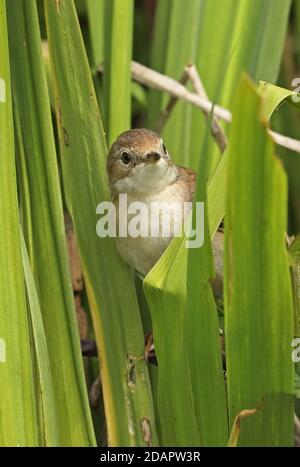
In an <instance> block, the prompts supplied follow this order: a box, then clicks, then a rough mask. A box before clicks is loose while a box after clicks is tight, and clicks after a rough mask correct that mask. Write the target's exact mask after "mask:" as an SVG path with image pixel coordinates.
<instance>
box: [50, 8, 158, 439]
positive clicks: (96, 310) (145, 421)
mask: <svg viewBox="0 0 300 467" xmlns="http://www.w3.org/2000/svg"><path fill="white" fill-rule="evenodd" d="M45 9H46V20H47V31H48V39H49V46H50V58H51V66H52V74H53V81H54V88H55V97H56V106H57V109H56V110H57V116H58V119H57V123H58V130H59V142H60V151H61V154H60V156H61V163H62V172H63V183H64V189H65V194H66V202H67V206H68V209H69V212H70V214H71V216H72V219H73V222H74V227H75V233H76V238H77V242H78V247H79V251H80V257H81V262H82V266H83V272H84V279H85V285H86V289H87V293H88V299H89V305H90V309H91V313H92V318H93V324H94V331H95V336H96V340H97V345H98V350H99V352H100V360H101V382H102V388H103V395H104V404H105V412H106V420H107V426H108V439H109V444H110V445H112V446H128V445H131V446H145V445H156V444H157V435H156V426H155V419H154V410H153V405H152V395H151V390H150V383H149V377H148V370H147V366H146V362H145V360H144V358H143V355H144V336H143V330H142V324H141V319H140V315H139V309H138V304H137V298H136V294H135V288H134V282H133V278H132V274H131V271H130V270H129V268H128V267H127V266H126V265H125V264H124V263H123V262H122V261H121V259H120V257H119V255H118V254H117V252H116V248H115V244H114V241H113V239H111V238H108V237H106V238H99V237H98V236H97V234H96V224H97V220H98V218H97V216H96V208H97V205H98V204H99V202H100V201H104V200H109V199H110V194H109V188H108V181H107V175H106V170H105V163H106V153H107V146H106V141H105V135H104V132H103V127H102V123H101V118H100V114H99V109H98V106H97V101H96V97H95V93H94V89H93V83H92V79H91V75H90V70H89V66H88V61H87V57H86V54H85V50H84V45H83V41H82V37H81V33H80V28H79V24H78V19H77V16H76V12H75V9H74V5H73V3H72V2H59V4H55V2H53V1H49V0H46V1H45Z"/></svg>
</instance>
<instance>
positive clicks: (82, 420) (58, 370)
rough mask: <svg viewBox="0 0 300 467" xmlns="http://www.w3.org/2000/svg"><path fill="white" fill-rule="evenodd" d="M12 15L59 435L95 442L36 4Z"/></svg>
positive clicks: (17, 99) (17, 107)
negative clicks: (72, 284)
mask: <svg viewBox="0 0 300 467" xmlns="http://www.w3.org/2000/svg"><path fill="white" fill-rule="evenodd" d="M8 18H9V39H10V54H11V67H12V72H13V80H12V81H13V98H14V114H15V121H16V128H17V136H18V149H19V151H18V152H19V153H21V158H22V159H23V163H22V167H19V168H20V173H19V178H20V179H23V180H24V182H23V186H25V184H26V183H28V190H26V191H25V190H24V191H22V190H21V197H22V203H23V206H25V209H24V210H23V212H22V218H23V220H24V222H25V225H29V224H30V226H31V232H27V234H26V238H25V240H26V244H27V245H28V250H29V252H30V261H31V265H32V269H33V273H34V280H35V284H36V287H37V292H38V296H39V301H40V305H41V311H42V319H43V323H44V328H45V334H46V339H47V346H48V349H49V358H50V363H51V371H52V376H53V383H54V396H55V409H56V417H57V420H58V425H57V439H58V442H59V445H63V446H64V445H66V446H82V445H83V446H90V445H93V444H95V437H94V430H93V426H92V421H91V415H90V409H89V404H88V397H87V391H86V385H85V379H84V372H83V365H82V359H81V349H80V341H79V333H78V328H77V322H76V317H75V307H74V298H73V293H72V288H71V280H70V274H69V268H68V262H67V252H66V242H65V230H64V221H63V210H62V200H61V192H60V186H59V176H58V168H57V161H56V151H55V142H54V135H53V128H52V121H51V112H50V103H49V96H48V90H47V80H46V74H45V70H44V66H43V60H42V52H41V39H40V33H39V26H38V16H37V10H36V2H35V1H34V0H21V1H20V0H11V1H10V2H9V5H8ZM37 90H38V92H37ZM70 388H72V390H71V391H70ZM47 422H48V421H47V420H45V423H47Z"/></svg>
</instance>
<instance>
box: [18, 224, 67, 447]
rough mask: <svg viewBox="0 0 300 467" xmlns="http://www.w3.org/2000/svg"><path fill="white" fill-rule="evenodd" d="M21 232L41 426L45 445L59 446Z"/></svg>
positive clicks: (49, 377) (41, 333)
mask: <svg viewBox="0 0 300 467" xmlns="http://www.w3.org/2000/svg"><path fill="white" fill-rule="evenodd" d="M20 232H21V244H22V245H21V247H22V261H23V269H24V276H25V284H26V293H27V299H28V304H29V310H30V317H31V323H32V330H33V336H34V347H35V352H36V356H37V365H38V379H39V383H40V387H41V399H42V413H43V419H42V426H41V427H40V428H41V430H42V431H43V432H44V436H45V445H46V446H58V445H59V437H58V436H57V434H58V431H59V425H58V423H57V417H56V406H55V397H54V388H53V378H52V372H51V364H50V358H49V352H48V346H47V341H46V335H45V329H44V324H43V319H42V313H41V308H40V302H39V297H38V293H37V290H36V286H35V282H34V277H33V273H32V269H31V264H30V261H29V256H28V252H27V249H26V243H25V239H24V236H23V232H22V230H20Z"/></svg>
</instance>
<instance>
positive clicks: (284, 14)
mask: <svg viewBox="0 0 300 467" xmlns="http://www.w3.org/2000/svg"><path fill="white" fill-rule="evenodd" d="M164 3H166V4H168V5H169V10H168V15H169V20H168V23H166V22H165V17H164V16H163V15H160V14H159V13H160V10H162V9H163V8H164V6H163V5H160V4H164ZM165 7H166V5H165ZM289 10H290V1H289V0H286V1H284V2H282V0H242V1H241V0H240V1H237V0H224V1H223V2H222V8H220V0H202V1H195V0H187V1H185V2H182V1H181V0H174V1H172V2H171V3H169V2H168V1H167V0H160V1H159V8H158V10H157V15H156V20H155V28H156V30H157V31H158V32H159V31H161V28H165V31H164V32H163V33H161V34H160V35H159V40H158V39H157V41H155V42H154V44H153V51H152V62H151V65H152V67H153V68H154V69H156V70H158V71H161V72H163V73H165V74H167V75H170V76H172V78H175V79H178V78H179V76H180V75H181V73H182V70H183V67H184V66H186V65H187V64H188V63H189V61H190V60H192V61H193V62H194V63H195V65H196V67H197V69H198V71H199V74H200V76H201V78H202V81H203V84H204V87H205V88H206V91H207V94H208V96H209V98H210V99H212V100H214V101H216V102H217V103H218V104H220V105H222V106H224V107H226V108H228V107H230V106H231V102H232V99H233V97H234V95H235V92H236V85H237V81H238V79H239V77H240V74H241V72H242V71H244V70H247V71H248V73H249V74H250V76H251V77H252V78H253V79H255V80H257V81H258V80H264V81H270V82H274V81H275V80H276V78H277V75H278V71H279V66H280V60H281V56H282V50H283V45H284V39H285V32H286V26H287V21H288V15H289ZM190 15H192V16H190ZM161 49H166V51H167V52H166V56H164V57H163V60H162V52H161ZM175 57H176V58H175ZM155 99H157V98H155ZM163 105H164V98H163V97H161V98H160V109H161V108H162V107H163ZM153 106H155V108H154V110H153V111H152V110H151V109H152V108H153V107H152V103H151V100H150V102H149V107H150V110H151V112H150V116H151V119H150V125H151V127H154V126H155V122H156V121H157V118H158V110H159V108H158V106H157V103H155V104H153ZM188 109H189V105H188V104H182V103H179V104H178V105H177V108H176V109H175V111H174V112H173V114H172V115H171V117H170V119H169V121H168V123H167V125H166V128H165V130H164V131H163V135H164V137H165V139H166V143H167V145H168V147H169V149H170V152H171V154H172V155H173V156H174V158H175V160H176V162H177V163H180V164H185V165H188V166H190V167H192V168H194V169H197V168H198V160H199V151H200V148H201V146H202V144H203V141H204V139H203V138H204V133H205V130H204V129H205V123H204V118H203V115H201V112H200V111H199V109H192V110H191V113H190V114H188V116H187V114H186V112H189V110H188ZM185 122H187V124H185ZM209 154H210V157H209V159H210V167H211V168H214V166H215V162H216V161H217V160H218V159H219V154H218V150H217V149H216V145H215V143H214V142H213V141H212V142H211V145H210V150H209Z"/></svg>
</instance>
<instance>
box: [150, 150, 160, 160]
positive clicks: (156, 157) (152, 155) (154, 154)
mask: <svg viewBox="0 0 300 467" xmlns="http://www.w3.org/2000/svg"><path fill="white" fill-rule="evenodd" d="M159 159H160V154H159V153H158V152H155V151H154V152H149V153H148V154H147V162H156V161H158V160H159Z"/></svg>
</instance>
